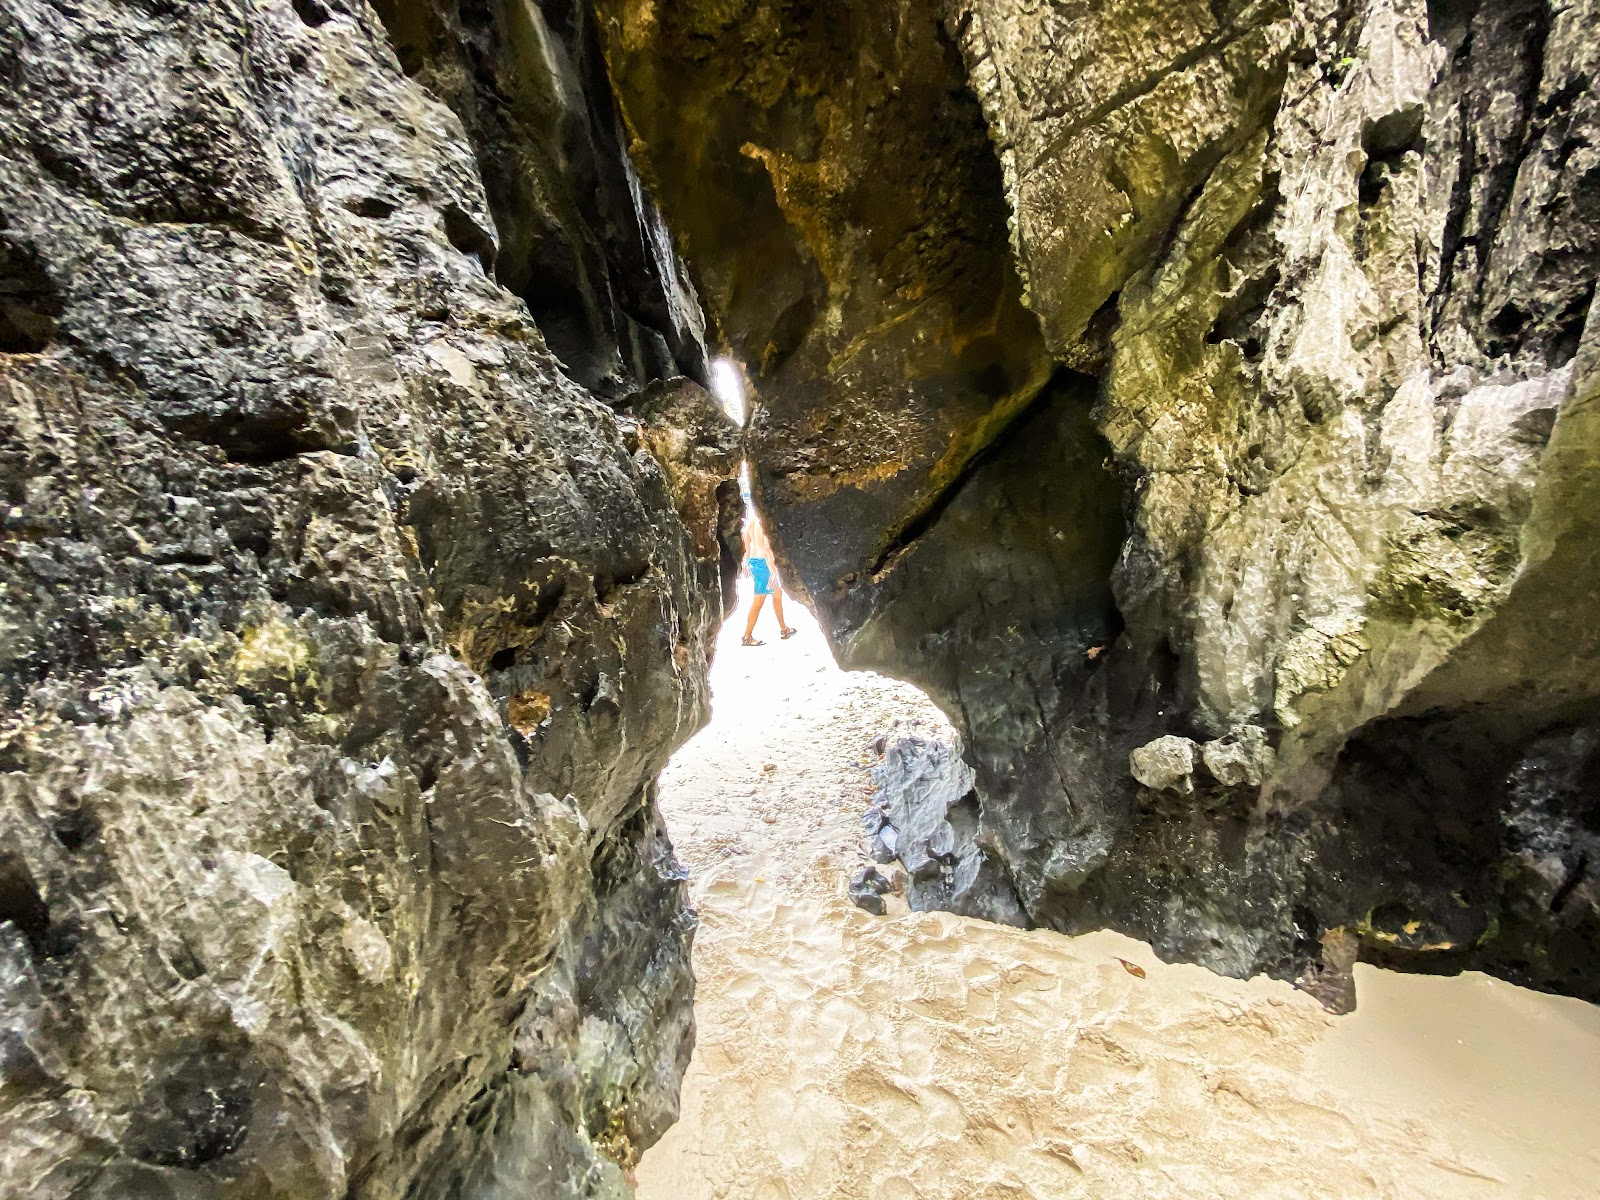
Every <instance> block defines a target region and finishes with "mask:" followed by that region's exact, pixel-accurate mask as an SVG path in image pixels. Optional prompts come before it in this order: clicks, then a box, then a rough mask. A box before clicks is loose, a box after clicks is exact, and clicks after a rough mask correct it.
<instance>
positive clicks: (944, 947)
mask: <svg viewBox="0 0 1600 1200" xmlns="http://www.w3.org/2000/svg"><path fill="white" fill-rule="evenodd" d="M789 617H790V620H791V622H793V623H794V624H796V625H797V626H798V627H799V628H800V629H801V634H800V636H799V637H797V638H795V639H792V640H791V641H789V642H780V641H779V640H778V638H777V635H776V632H775V628H776V627H775V624H773V623H772V618H771V616H770V614H763V628H762V630H761V631H759V632H760V635H761V636H765V637H767V638H768V643H769V644H768V645H767V646H764V647H761V648H757V649H746V648H744V647H741V646H739V644H738V635H739V630H738V629H735V628H733V626H732V624H730V626H729V627H728V628H727V629H725V630H724V634H723V640H722V644H721V646H720V648H719V651H718V660H717V664H716V667H715V669H714V671H713V676H712V686H713V689H714V693H715V697H716V699H715V714H714V717H713V721H712V723H711V725H710V726H709V727H708V728H707V729H706V730H704V731H703V732H702V733H701V734H700V735H699V736H698V737H697V738H696V739H695V740H694V741H693V742H691V743H690V744H689V745H688V746H686V747H685V748H684V749H683V750H682V751H680V752H679V754H678V756H677V757H676V758H675V759H674V760H673V762H672V764H671V766H669V768H668V769H667V771H666V773H665V774H664V775H663V777H662V787H661V799H662V807H663V809H664V811H665V812H666V815H667V822H668V825H669V828H670V829H671V831H672V834H673V838H674V841H675V843H676V844H677V847H678V851H679V854H680V856H681V857H682V859H683V860H684V863H685V865H686V866H687V867H688V868H689V869H690V871H691V874H692V880H693V884H692V886H693V890H694V896H695V902H696V905H697V906H698V907H699V909H700V913H701V922H702V923H701V928H700V933H699V936H698V939H697V941H696V944H695V969H696V974H697V977H698V979H699V995H698V999H697V1002H696V1016H697V1019H698V1022H699V1045H698V1049H697V1051H696V1054H695V1058H694V1062H693V1064H692V1066H691V1067H690V1070H689V1074H688V1077H687V1078H686V1080H685V1083H684V1092H683V1114H682V1119H681V1120H680V1121H679V1123H678V1124H677V1125H676V1126H675V1127H674V1128H673V1129H672V1130H671V1131H669V1133H668V1134H667V1136H666V1137H665V1139H663V1141H662V1142H661V1143H660V1145H658V1146H657V1147H655V1148H654V1149H652V1150H651V1151H650V1152H648V1153H647V1154H646V1155H645V1158H644V1161H643V1163H642V1164H641V1166H640V1168H639V1171H638V1179H639V1195H640V1196H641V1197H642V1200H711V1198H718V1200H722V1198H726V1200H752V1198H753V1200H814V1198H823V1197H841V1198H843V1197H861V1198H866V1197H872V1198H873V1200H913V1198H916V1200H936V1198H937V1200H944V1198H946V1197H948V1198H951V1200H955V1198H957V1197H961V1198H966V1197H973V1198H979V1197H983V1198H987V1197H994V1198H999V1197H1005V1198H1007V1200H1027V1198H1037V1200H1056V1198H1058V1197H1097V1198H1098V1197H1116V1198H1122V1197H1128V1198H1134V1197H1172V1198H1174V1200H1176V1198H1178V1197H1183V1198H1185V1200H1193V1198H1195V1197H1212V1196H1216V1197H1285V1198H1288V1197H1295V1198H1297V1200H1298V1198H1301V1197H1328V1198H1329V1200H1333V1198H1340V1200H1343V1198H1347V1197H1418V1198H1421V1197H1463V1198H1474V1197H1507V1196H1515V1197H1539V1198H1548V1200H1568V1198H1572V1200H1576V1198H1578V1197H1593V1196H1596V1195H1600V1132H1597V1119H1600V1009H1597V1008H1595V1007H1594V1006H1591V1005H1587V1004H1583V1003H1581V1002H1578V1001H1572V1000H1565V999H1561V998H1556V997H1549V996H1542V995H1538V994H1536V993H1531V992H1527V991H1524V990H1522V989H1519V988H1514V987H1512V986H1510V985H1508V984H1504V983H1499V982H1497V981H1494V980H1490V979H1486V978H1484V977H1483V976H1480V975H1466V976H1462V977H1460V978H1456V979H1436V978H1429V977H1420V976H1402V975H1394V974H1391V973H1387V972H1381V971H1376V970H1372V969H1369V968H1365V967H1362V968H1359V982H1358V987H1359V994H1360V1008H1359V1009H1358V1011H1357V1012H1356V1013H1355V1014H1353V1015H1352V1016H1349V1017H1339V1018H1333V1017H1329V1016H1328V1015H1327V1014H1326V1013H1324V1012H1323V1010H1322V1009H1321V1008H1320V1007H1319V1006H1318V1005H1317V1004H1316V1003H1315V1002H1314V1001H1312V1000H1310V999H1309V998H1308V997H1306V996H1303V995H1301V994H1300V993H1298V992H1296V991H1294V990H1293V989H1292V988H1291V987H1289V986H1288V985H1286V984H1282V983H1276V982H1272V981H1269V980H1252V981H1250V982H1247V983H1245V982H1239V981H1236V980H1230V979H1223V978H1221V977H1218V976H1215V975H1212V974H1210V973H1209V972H1207V971H1204V970H1201V969H1200V968H1197V967H1188V966H1166V965H1163V964H1161V963H1159V962H1158V961H1157V960H1156V959H1155V957H1154V955H1153V954H1152V953H1151V952H1150V950H1149V948H1148V947H1146V946H1144V945H1141V944H1140V943H1137V942H1134V941H1131V940H1129V939H1126V938H1122V937H1119V936H1117V935H1114V934H1095V935H1092V936H1089V937H1082V938H1065V937H1061V936H1059V935H1057V934H1052V933H1046V932H1040V931H1034V932H1020V931H1017V930H1012V929H1006V928H1002V927H998V926H992V925H987V924H984V923H982V922H978V921H971V920H967V919H964V918H959V917H953V916H950V915H948V914H940V913H907V912H905V911H904V906H903V905H901V906H900V911H899V912H898V913H892V914H891V916H889V917H888V918H879V917H872V916H869V915H868V914H866V913H863V912H861V911H859V910H858V909H856V908H854V907H853V906H852V905H851V904H850V903H849V902H848V900H847V899H846V898H845V896H844V884H845V881H846V880H847V878H848V876H849V874H850V873H851V872H852V871H853V870H854V869H855V868H856V867H857V866H858V865H859V864H860V863H862V862H864V861H865V859H864V857H863V853H862V848H861V836H860V825H859V818H860V814H861V812H862V811H863V810H864V809H865V807H866V803H867V796H868V794H869V793H870V784H869V781H868V776H867V771H868V768H869V767H870V765H871V763H872V762H873V761H875V757H874V756H873V755H872V753H871V750H870V743H871V740H872V739H873V738H874V737H875V736H876V735H877V734H878V733H881V732H884V731H885V730H887V729H889V728H891V727H892V726H894V725H895V724H896V723H899V725H901V726H902V727H914V726H915V725H916V724H917V723H920V724H921V725H922V726H923V727H929V726H935V725H939V724H942V718H941V717H940V716H939V714H938V712H937V710H935V709H934V708H933V707H932V705H931V704H930V703H929V702H928V700H927V699H926V698H925V697H923V696H922V695H921V694H920V693H918V692H916V690H915V689H912V688H909V687H907V686H905V685H903V684H898V683H895V682H893V681H889V680H884V679H881V678H878V677H875V676H869V675H861V674H850V675H846V674H844V673H843V672H840V671H839V670H838V669H837V668H836V667H834V666H833V664H832V661H831V659H830V658H829V657H828V654H827V651H826V648H825V647H824V645H823V643H822V639H821V635H820V633H819V632H818V631H817V629H816V626H815V624H814V623H813V622H812V621H811V620H810V619H809V617H808V616H807V614H806V613H805V612H804V611H803V610H801V609H800V608H799V606H798V605H791V607H790V609H789ZM740 625H741V627H742V621H741V622H740ZM1119 957H1120V958H1122V959H1127V960H1129V961H1130V962H1132V963H1135V964H1137V965H1139V966H1141V967H1143V969H1144V970H1145V972H1146V974H1145V977H1144V978H1138V977H1136V976H1135V975H1133V974H1130V973H1129V972H1128V971H1127V970H1126V969H1125V968H1124V967H1123V965H1122V963H1121V962H1119V961H1118V960H1119Z"/></svg>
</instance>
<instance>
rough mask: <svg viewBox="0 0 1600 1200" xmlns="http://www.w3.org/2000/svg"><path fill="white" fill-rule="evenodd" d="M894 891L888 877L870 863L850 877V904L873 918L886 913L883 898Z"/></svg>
mask: <svg viewBox="0 0 1600 1200" xmlns="http://www.w3.org/2000/svg"><path fill="white" fill-rule="evenodd" d="M893 889H894V884H893V883H892V882H890V880H889V877H888V876H887V875H885V874H884V873H883V872H882V871H880V870H878V868H877V867H875V866H872V865H871V864H870V863H869V864H868V865H867V866H864V867H862V868H861V869H860V870H858V871H857V872H856V873H855V874H854V875H852V876H851V877H850V902H851V903H852V904H854V905H855V906H856V907H857V908H860V909H864V910H865V911H867V912H869V913H871V914H872V915H873V916H875V917H881V916H883V915H884V913H886V912H887V911H888V909H887V907H886V906H885V905H884V902H883V898H884V896H886V895H888V893H889V892H890V891H892V890H893Z"/></svg>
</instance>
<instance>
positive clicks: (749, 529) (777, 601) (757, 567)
mask: <svg viewBox="0 0 1600 1200" xmlns="http://www.w3.org/2000/svg"><path fill="white" fill-rule="evenodd" d="M745 545H746V547H747V548H748V549H747V553H748V559H747V565H748V567H749V570H750V581H751V582H752V583H754V584H755V592H756V594H755V598H754V599H752V600H751V601H750V616H749V618H748V619H747V620H746V621H745V623H744V641H743V642H741V643H740V644H741V645H744V646H765V645H766V642H764V641H762V640H761V639H760V638H758V637H756V618H757V617H759V616H760V615H761V608H762V606H763V605H764V604H766V602H767V597H768V596H771V597H772V611H773V612H775V613H776V614H777V615H778V636H779V637H782V638H786V639H787V638H791V637H793V636H794V635H795V632H796V631H795V630H794V629H792V628H790V627H789V623H788V622H787V621H785V620H784V619H783V589H782V588H781V587H779V586H778V577H777V575H776V574H775V573H774V572H773V570H772V544H771V543H770V542H768V541H767V534H766V531H765V530H764V529H762V528H761V518H760V517H758V516H756V515H755V513H751V514H750V515H749V518H748V519H747V520H746V521H745Z"/></svg>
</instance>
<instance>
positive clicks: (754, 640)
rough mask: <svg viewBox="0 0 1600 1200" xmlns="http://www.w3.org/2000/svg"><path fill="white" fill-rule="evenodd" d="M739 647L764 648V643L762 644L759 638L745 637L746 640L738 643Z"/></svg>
mask: <svg viewBox="0 0 1600 1200" xmlns="http://www.w3.org/2000/svg"><path fill="white" fill-rule="evenodd" d="M739 645H741V646H765V645H766V643H765V642H763V641H762V640H761V639H760V638H753V637H747V638H743V639H741V640H740V642H739Z"/></svg>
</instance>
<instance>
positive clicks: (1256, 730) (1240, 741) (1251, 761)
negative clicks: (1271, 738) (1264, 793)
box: [1200, 725, 1277, 787]
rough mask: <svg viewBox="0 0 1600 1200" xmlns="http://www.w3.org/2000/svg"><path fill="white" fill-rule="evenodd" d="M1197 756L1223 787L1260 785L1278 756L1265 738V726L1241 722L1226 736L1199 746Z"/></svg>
mask: <svg viewBox="0 0 1600 1200" xmlns="http://www.w3.org/2000/svg"><path fill="white" fill-rule="evenodd" d="M1200 758H1201V761H1202V762H1204V763H1205V766H1206V770H1207V771H1209V772H1210V773H1211V777H1212V778H1213V779H1215V780H1216V781H1217V782H1218V783H1220V784H1222V785H1223V786H1224V787H1238V786H1239V785H1240V784H1248V785H1249V786H1251V787H1259V786H1260V785H1261V781H1262V780H1263V779H1264V778H1266V776H1267V774H1268V773H1269V772H1270V771H1271V770H1272V767H1273V763H1274V762H1275V761H1276V759H1277V755H1276V754H1275V753H1274V752H1273V749H1272V746H1271V745H1270V744H1269V743H1268V741H1267V731H1266V730H1265V729H1262V728H1261V726H1259V725H1243V726H1240V727H1239V728H1238V729H1236V730H1234V731H1233V732H1232V733H1230V734H1228V735H1227V736H1226V737H1220V738H1218V739H1216V740H1215V741H1212V742H1207V743H1206V744H1205V745H1204V746H1202V747H1201V748H1200Z"/></svg>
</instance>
